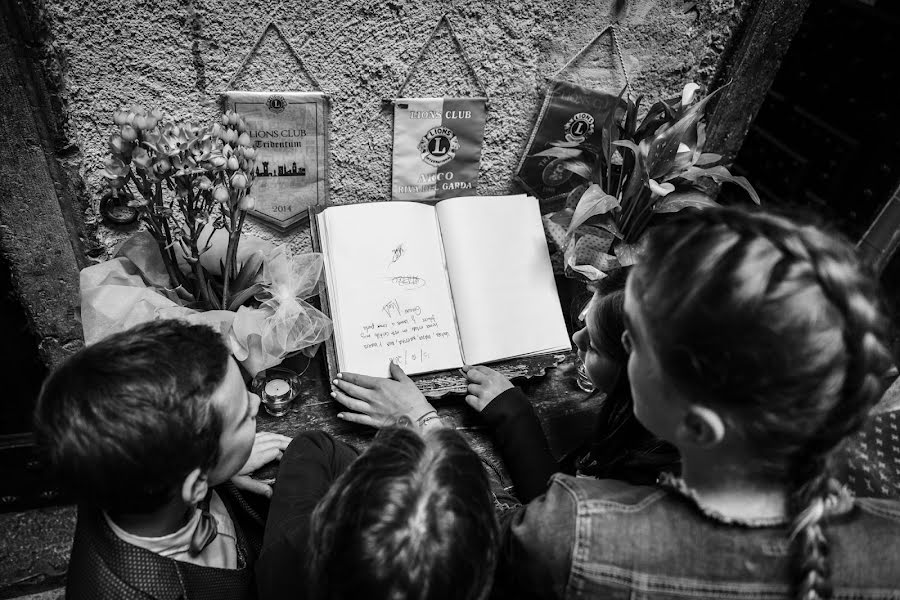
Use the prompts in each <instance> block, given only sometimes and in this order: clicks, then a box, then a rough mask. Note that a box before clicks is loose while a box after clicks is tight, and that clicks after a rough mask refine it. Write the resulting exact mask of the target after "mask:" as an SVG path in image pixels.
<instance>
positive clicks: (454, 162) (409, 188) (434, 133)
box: [391, 98, 486, 200]
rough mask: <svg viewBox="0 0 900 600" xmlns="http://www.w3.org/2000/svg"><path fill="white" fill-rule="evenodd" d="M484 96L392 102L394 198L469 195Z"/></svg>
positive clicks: (478, 159) (474, 185)
mask: <svg viewBox="0 0 900 600" xmlns="http://www.w3.org/2000/svg"><path fill="white" fill-rule="evenodd" d="M485 115H486V102H485V99H484V98H398V99H396V100H395V101H394V163H393V169H392V181H391V197H392V198H393V199H394V200H440V199H443V198H452V197H454V196H471V195H473V194H475V191H476V188H477V185H478V168H479V165H480V164H481V146H482V144H483V142H484V121H485Z"/></svg>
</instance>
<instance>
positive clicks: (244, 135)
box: [238, 131, 253, 148]
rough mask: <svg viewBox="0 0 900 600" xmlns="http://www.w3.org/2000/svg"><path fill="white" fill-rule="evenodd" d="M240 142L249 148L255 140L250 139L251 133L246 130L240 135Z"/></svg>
mask: <svg viewBox="0 0 900 600" xmlns="http://www.w3.org/2000/svg"><path fill="white" fill-rule="evenodd" d="M238 144H240V145H241V146H244V147H245V148H249V147H250V146H252V145H253V140H251V139H250V135H249V134H248V133H247V132H246V131H245V132H244V133H242V134H241V135H240V136H238Z"/></svg>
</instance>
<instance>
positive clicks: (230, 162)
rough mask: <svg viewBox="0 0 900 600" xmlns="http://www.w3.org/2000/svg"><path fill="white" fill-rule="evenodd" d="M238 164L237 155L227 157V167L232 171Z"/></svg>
mask: <svg viewBox="0 0 900 600" xmlns="http://www.w3.org/2000/svg"><path fill="white" fill-rule="evenodd" d="M240 166H241V165H240V164H239V163H238V159H237V156H232V157H231V158H229V159H228V168H229V169H231V170H232V171H237V170H238V169H239V168H240Z"/></svg>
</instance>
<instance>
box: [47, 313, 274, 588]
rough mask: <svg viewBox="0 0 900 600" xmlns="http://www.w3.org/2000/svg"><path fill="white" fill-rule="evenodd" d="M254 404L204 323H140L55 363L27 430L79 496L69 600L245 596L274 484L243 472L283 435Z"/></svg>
mask: <svg viewBox="0 0 900 600" xmlns="http://www.w3.org/2000/svg"><path fill="white" fill-rule="evenodd" d="M258 408H259V398H258V397H257V396H256V395H255V394H252V393H250V392H248V391H247V388H246V387H245V385H244V381H243V378H242V377H241V373H240V370H239V368H238V364H237V363H236V362H235V360H234V359H233V358H232V357H231V353H230V351H229V349H228V347H227V346H226V345H225V343H224V341H223V340H222V338H221V337H220V335H219V334H218V333H217V332H216V331H214V330H213V329H211V328H209V327H206V326H203V325H190V324H187V323H185V322H182V321H175V320H161V321H153V322H150V323H145V324H143V325H138V326H136V327H134V328H132V329H129V330H127V331H124V332H121V333H118V334H115V335H112V336H110V337H108V338H105V339H103V340H101V341H99V342H97V343H96V344H93V345H91V346H89V347H87V348H84V349H82V350H80V351H79V352H77V353H75V354H74V355H73V356H71V357H69V358H68V359H67V360H66V361H64V362H63V363H62V364H61V365H59V366H58V367H57V368H56V369H55V370H54V371H53V372H52V373H51V374H50V376H49V377H48V379H47V381H46V382H45V384H44V387H43V389H42V391H41V395H40V398H39V399H38V405H37V410H36V426H37V427H36V428H37V432H38V436H39V440H40V442H41V443H42V445H43V446H45V447H46V450H47V452H48V455H49V459H50V463H51V465H52V466H53V467H54V469H55V471H56V472H57V473H58V476H59V478H60V480H61V481H62V483H63V485H64V486H65V487H67V488H70V489H71V491H72V492H73V493H74V495H75V496H76V498H77V500H78V501H79V508H78V523H77V526H76V529H75V539H74V543H73V546H72V553H71V558H70V561H69V570H68V576H67V584H66V598H67V599H68V600H80V599H91V600H102V599H106V598H109V599H113V598H115V599H117V600H122V599H130V598H134V599H138V598H140V599H146V598H186V599H203V598H209V599H210V600H230V599H235V600H238V599H244V598H254V597H255V596H256V591H255V582H254V579H253V572H254V571H253V567H254V562H255V560H256V557H257V555H258V553H259V545H260V543H261V538H262V530H263V525H264V523H263V519H264V518H265V517H264V513H265V511H266V507H267V505H268V496H271V488H270V487H269V486H268V485H266V484H264V483H262V482H258V481H254V480H252V479H251V478H250V477H249V474H250V473H251V472H253V471H254V470H256V469H258V468H259V467H260V466H262V465H264V464H266V463H268V462H271V461H272V460H277V459H279V458H280V457H281V454H282V452H283V450H284V449H285V448H286V447H287V445H288V443H289V442H290V441H291V440H290V438H287V437H285V436H282V435H278V434H274V433H256V413H257V410H258ZM238 488H241V489H243V490H244V491H248V492H252V493H253V495H251V496H247V497H245V496H244V495H243V493H242V492H241V491H239V489H238ZM260 513H262V515H261V514H260Z"/></svg>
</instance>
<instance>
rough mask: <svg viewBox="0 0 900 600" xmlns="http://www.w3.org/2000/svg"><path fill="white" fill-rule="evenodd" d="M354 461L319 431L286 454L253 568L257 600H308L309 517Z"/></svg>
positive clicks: (346, 448) (345, 449) (353, 456)
mask: <svg viewBox="0 0 900 600" xmlns="http://www.w3.org/2000/svg"><path fill="white" fill-rule="evenodd" d="M357 455H358V453H357V452H356V450H355V449H354V448H353V447H351V446H349V445H347V444H345V443H343V442H341V441H339V440H336V439H334V438H333V437H331V436H330V435H328V434H327V433H324V432H321V431H315V432H304V433H301V434H299V435H298V436H297V437H296V438H294V440H293V441H292V442H291V444H290V445H289V446H288V448H287V450H285V452H284V456H283V457H282V458H281V465H280V466H279V468H278V475H277V478H276V480H275V490H274V493H273V494H272V504H271V506H270V508H269V515H268V519H267V520H266V531H265V535H264V536H263V544H262V551H261V553H260V557H259V561H258V562H257V563H256V585H257V590H258V591H259V598H260V600H266V599H268V598H277V599H281V598H291V599H300V598H305V597H306V595H307V594H306V575H305V572H306V569H305V564H306V560H307V544H308V543H309V535H310V517H311V516H312V512H313V510H314V509H315V507H316V504H318V502H319V500H321V499H322V498H323V497H324V496H325V493H326V492H327V491H328V488H330V487H331V484H332V482H334V480H335V479H337V478H338V477H339V476H340V474H341V473H343V472H344V470H345V469H346V468H347V467H348V466H349V465H350V463H352V462H353V461H354V460H355V459H356V457H357Z"/></svg>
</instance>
